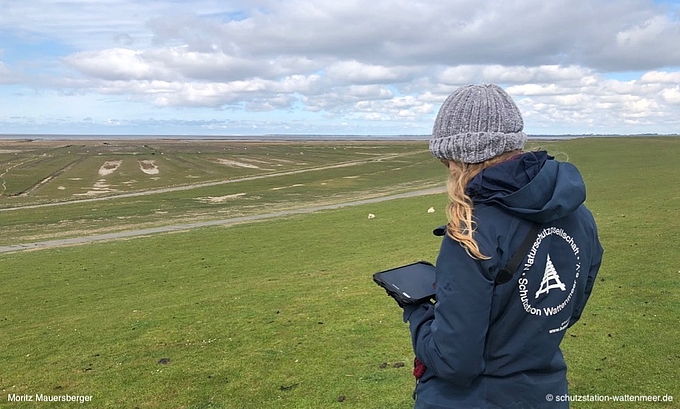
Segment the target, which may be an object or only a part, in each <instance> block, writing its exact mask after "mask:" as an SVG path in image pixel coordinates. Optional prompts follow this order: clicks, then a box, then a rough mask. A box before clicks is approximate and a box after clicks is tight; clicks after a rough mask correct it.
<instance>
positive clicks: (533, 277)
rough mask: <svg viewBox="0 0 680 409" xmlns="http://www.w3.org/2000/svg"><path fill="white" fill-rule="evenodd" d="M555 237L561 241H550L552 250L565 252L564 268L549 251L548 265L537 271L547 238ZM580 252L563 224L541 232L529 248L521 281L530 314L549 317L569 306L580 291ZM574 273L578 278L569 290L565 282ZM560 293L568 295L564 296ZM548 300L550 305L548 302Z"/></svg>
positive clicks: (562, 260)
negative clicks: (578, 288)
mask: <svg viewBox="0 0 680 409" xmlns="http://www.w3.org/2000/svg"><path fill="white" fill-rule="evenodd" d="M551 236H552V237H551ZM553 237H554V238H555V239H557V241H554V240H549V241H550V246H551V248H550V251H551V252H555V251H561V252H563V253H564V255H563V256H562V257H560V258H559V260H561V261H560V267H559V269H560V271H558V268H556V266H555V264H554V262H553V260H552V259H551V257H550V254H546V260H545V266H544V268H541V270H539V271H540V272H537V271H535V270H536V269H535V268H534V269H532V267H538V265H536V266H534V264H535V263H536V262H537V258H536V257H537V255H538V254H539V249H540V247H541V244H543V242H544V240H545V239H546V238H553ZM579 253H580V250H579V247H578V245H577V244H576V242H575V241H574V239H573V238H572V237H571V236H570V235H569V234H567V233H566V232H565V231H564V230H563V229H561V228H559V227H547V228H545V229H543V230H542V231H541V232H540V233H539V234H538V236H537V238H536V241H534V244H533V245H532V246H531V250H530V251H529V255H528V258H527V262H526V263H525V264H524V269H523V271H522V275H521V277H520V278H519V280H518V291H519V297H520V301H521V302H522V307H523V308H524V311H525V312H526V313H528V314H532V315H535V316H539V317H543V316H545V317H549V316H553V315H556V314H559V313H560V312H561V311H562V310H564V309H565V307H567V305H569V303H570V302H571V300H572V298H573V296H574V293H575V291H576V283H577V281H578V278H579V275H580V272H581V261H580V256H579ZM572 254H573V256H572ZM569 259H571V260H569ZM572 263H573V264H572ZM569 270H571V271H569ZM572 275H573V277H574V280H573V283H571V288H569V289H568V288H567V286H566V285H565V283H564V278H565V277H569V278H570V277H571V276H572ZM557 290H559V291H557ZM556 291H557V292H556ZM530 294H531V295H530ZM557 294H564V295H563V297H560V296H559V295H557ZM532 296H533V297H532ZM547 297H550V298H547ZM546 303H548V304H547V305H546ZM567 321H568V320H567ZM562 327H564V328H562ZM565 328H566V325H561V326H560V328H557V329H555V331H552V330H551V331H550V332H556V331H561V330H563V329H565Z"/></svg>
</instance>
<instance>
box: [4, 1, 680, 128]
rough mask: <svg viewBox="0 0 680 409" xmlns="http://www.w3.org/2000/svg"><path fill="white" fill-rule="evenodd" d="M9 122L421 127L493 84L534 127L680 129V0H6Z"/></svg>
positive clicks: (34, 124)
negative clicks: (467, 90)
mask: <svg viewBox="0 0 680 409" xmlns="http://www.w3.org/2000/svg"><path fill="white" fill-rule="evenodd" d="M0 4H2V12H1V13H0V134H14V133H56V134H99V133H101V134H145V135H152V134H174V135H201V134H204V135H231V134H237V135H243V134H334V135H338V134H371V135H391V134H406V135H414V134H421V135H422V134H429V133H430V131H431V129H432V123H433V121H434V117H435V116H436V114H437V110H438V109H439V106H440V104H441V103H442V102H443V100H444V99H445V98H446V96H447V95H448V94H449V93H450V92H451V91H453V90H454V89H455V88H457V87H459V86H461V85H465V84H470V83H496V84H499V85H501V86H503V87H504V88H505V89H506V90H507V91H508V92H509V93H510V95H512V96H513V98H514V99H515V100H516V102H517V104H518V105H519V107H520V110H521V111H522V113H523V115H524V122H525V131H526V132H527V133H529V134H564V133H576V134H581V133H586V134H589V133H595V134H601V133H623V134H634V133H680V46H678V44H680V1H678V0H673V1H671V0H550V1H546V0H447V1H444V0H442V1H439V0H361V1H355V0H338V1H328V0H252V1H245V0H243V1H238V0H222V1H208V0H191V1H189V0H187V1H183V0H168V1H152V0H145V1H130V0H88V1H62V0H30V1H24V0H7V1H2V2H1V3H0Z"/></svg>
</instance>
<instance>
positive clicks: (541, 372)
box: [404, 152, 603, 409]
mask: <svg viewBox="0 0 680 409" xmlns="http://www.w3.org/2000/svg"><path fill="white" fill-rule="evenodd" d="M467 193H468V195H469V196H470V197H471V198H472V200H473V202H474V210H473V215H474V220H475V222H476V230H475V232H474V238H475V240H476V241H477V243H478V244H479V248H480V250H481V252H482V254H484V255H487V256H490V257H491V258H490V259H489V260H477V259H474V258H472V257H471V256H470V255H469V254H468V253H467V252H466V250H465V248H464V247H463V246H462V245H460V244H459V243H458V242H456V241H454V240H452V239H451V238H450V237H448V236H445V237H444V239H443V241H442V244H441V249H440V252H439V257H438V258H437V263H436V271H437V272H436V299H437V303H436V305H434V306H432V305H431V304H425V305H421V306H418V307H406V308H405V310H404V320H405V321H408V322H409V325H410V330H411V335H412V341H413V348H414V351H415V355H416V357H417V358H418V359H419V360H421V361H422V362H423V363H424V364H425V365H426V366H427V371H426V372H425V374H424V376H423V377H422V378H421V379H420V382H419V384H418V386H417V388H416V393H417V400H416V404H415V407H416V408H422V409H425V408H433V409H434V408H437V409H443V408H457V409H460V408H502V409H510V408H551V409H554V408H566V407H568V406H569V405H568V403H567V402H561V400H562V396H563V395H566V394H567V379H566V364H565V362H564V359H563V357H562V353H561V351H560V348H559V345H560V342H561V341H562V338H563V337H564V334H565V331H566V329H567V328H568V327H569V326H571V325H572V324H574V322H576V321H577V320H578V319H579V317H580V316H581V313H582V311H583V307H584V306H585V304H586V301H587V300H588V297H589V296H590V292H591V289H592V286H593V282H594V280H595V276H596V274H597V271H598V269H599V267H600V262H601V260H602V252H603V250H602V247H601V246H600V242H599V240H598V237H597V228H596V226H595V221H594V220H593V217H592V215H591V213H590V212H589V211H588V210H587V209H586V207H585V206H584V205H583V202H584V200H585V185H584V183H583V179H582V178H581V175H580V173H579V172H578V170H577V169H576V167H574V166H573V165H571V164H569V163H562V162H557V161H555V160H553V158H552V157H550V156H548V155H547V153H546V152H530V153H525V154H523V155H521V156H519V157H518V158H515V159H513V160H510V161H507V162H503V163H501V164H498V165H496V166H493V167H490V168H487V169H485V170H484V171H482V172H481V173H480V174H478V175H477V176H476V177H475V178H474V179H473V180H472V181H471V182H470V183H469V185H468V187H467ZM532 222H536V223H539V224H540V227H541V230H540V233H539V234H538V235H537V236H535V237H534V238H533V240H532V241H533V243H532V246H531V249H530V251H529V253H528V255H527V257H525V259H524V260H523V262H522V264H521V265H520V267H519V268H518V271H516V272H515V273H514V275H513V277H512V279H511V280H510V281H509V282H507V283H505V284H501V285H495V284H494V280H495V278H496V275H497V274H498V271H499V270H500V269H501V268H503V267H504V266H505V265H506V264H507V263H508V261H509V260H510V259H511V258H512V256H513V254H514V252H515V251H516V250H517V248H518V247H519V246H520V244H521V242H522V241H523V240H524V239H525V237H526V236H527V233H528V231H529V230H530V227H531V225H532Z"/></svg>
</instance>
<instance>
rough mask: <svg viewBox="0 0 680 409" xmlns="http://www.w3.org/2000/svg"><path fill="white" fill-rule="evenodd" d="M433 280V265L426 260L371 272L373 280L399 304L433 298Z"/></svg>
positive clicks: (416, 302) (415, 302)
mask: <svg viewBox="0 0 680 409" xmlns="http://www.w3.org/2000/svg"><path fill="white" fill-rule="evenodd" d="M434 280H435V268H434V265H432V263H429V262H427V261H419V262H417V263H413V264H407V265H405V266H401V267H396V268H392V269H390V270H385V271H381V272H379V273H375V274H373V281H375V282H376V284H378V285H379V286H381V287H382V288H384V289H385V290H387V292H388V293H389V294H390V295H391V296H392V297H394V298H395V299H396V300H397V301H399V302H400V303H401V304H418V303H421V302H424V301H429V300H430V299H432V298H434V294H435V291H434V290H435V286H434Z"/></svg>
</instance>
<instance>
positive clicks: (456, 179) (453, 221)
mask: <svg viewBox="0 0 680 409" xmlns="http://www.w3.org/2000/svg"><path fill="white" fill-rule="evenodd" d="M521 153H522V151H520V150H516V151H510V152H505V153H503V154H500V155H498V156H496V157H494V158H491V159H489V160H487V161H484V162H481V163H463V162H458V161H454V160H449V161H446V160H443V161H442V162H443V163H444V164H445V165H446V166H447V167H448V168H449V180H448V182H447V185H446V188H447V189H446V190H447V192H448V194H449V204H448V206H447V207H446V218H447V219H448V222H449V223H448V225H447V227H446V234H447V235H448V236H449V237H451V238H452V239H453V240H456V241H457V242H459V243H460V244H462V245H463V247H465V249H466V250H467V252H468V254H470V256H472V257H473V258H475V259H478V260H488V259H490V258H491V257H490V256H486V255H484V254H482V252H481V251H480V250H479V245H478V244H477V241H476V240H475V238H474V237H473V233H474V231H475V221H474V220H473V218H472V213H473V210H474V205H473V203H472V199H471V198H470V197H469V196H468V195H467V194H465V188H466V187H467V185H468V183H470V181H471V180H472V179H473V178H474V177H475V176H477V174H479V172H481V171H482V170H484V169H486V168H488V167H490V166H493V165H497V164H499V163H501V162H505V161H506V160H509V159H511V158H513V157H515V156H517V155H519V154H521Z"/></svg>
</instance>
